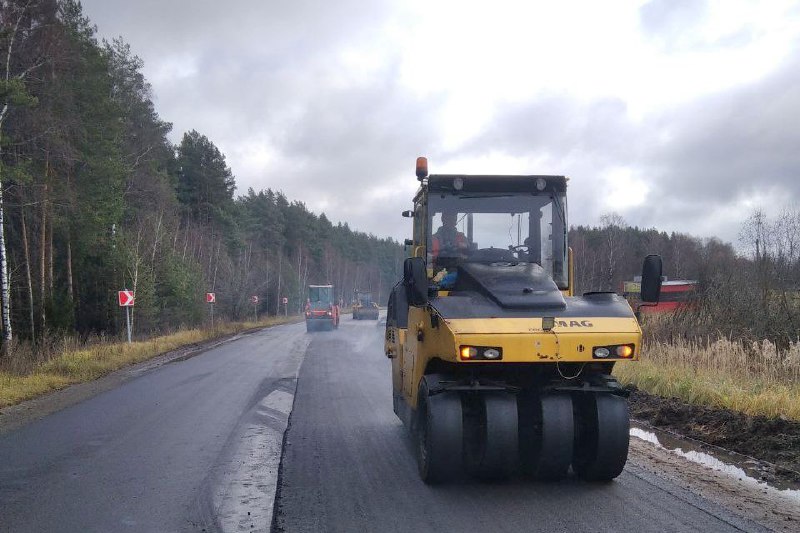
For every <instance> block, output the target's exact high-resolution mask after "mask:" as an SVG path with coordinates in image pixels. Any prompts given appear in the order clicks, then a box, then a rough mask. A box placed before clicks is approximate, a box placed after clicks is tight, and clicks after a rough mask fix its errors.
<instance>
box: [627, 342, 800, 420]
mask: <svg viewBox="0 0 800 533" xmlns="http://www.w3.org/2000/svg"><path fill="white" fill-rule="evenodd" d="M614 374H615V375H616V376H617V377H618V378H619V379H620V381H622V382H623V383H626V384H633V385H636V386H637V387H639V388H640V389H642V390H644V391H646V392H649V393H652V394H657V395H659V396H666V397H676V398H680V399H682V400H685V401H687V402H690V403H694V404H699V405H708V406H712V407H724V408H728V409H733V410H735V411H740V412H743V413H747V414H751V415H764V416H768V417H785V418H789V419H793V420H800V342H795V343H790V344H789V346H788V348H787V349H783V350H781V349H779V348H778V347H777V346H776V345H775V344H773V343H771V342H769V341H766V340H764V341H762V342H750V343H746V342H737V341H732V340H730V339H727V338H717V339H715V340H706V341H700V340H683V339H675V340H672V341H668V342H667V341H653V340H650V341H648V342H646V343H645V346H644V349H643V353H642V360H641V361H640V362H638V363H623V364H618V365H616V368H615V369H614Z"/></svg>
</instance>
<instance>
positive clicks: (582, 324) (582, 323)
mask: <svg viewBox="0 0 800 533" xmlns="http://www.w3.org/2000/svg"><path fill="white" fill-rule="evenodd" d="M556 326H558V327H560V328H591V327H593V326H592V323H591V322H590V321H588V320H556Z"/></svg>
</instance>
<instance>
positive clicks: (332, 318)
mask: <svg viewBox="0 0 800 533" xmlns="http://www.w3.org/2000/svg"><path fill="white" fill-rule="evenodd" d="M305 315H306V331H320V330H324V331H331V330H333V329H334V328H338V327H339V305H338V304H337V303H336V300H335V298H334V296H333V285H309V286H308V300H307V301H306V308H305Z"/></svg>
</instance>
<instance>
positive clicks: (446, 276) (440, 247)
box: [431, 211, 469, 289]
mask: <svg viewBox="0 0 800 533" xmlns="http://www.w3.org/2000/svg"><path fill="white" fill-rule="evenodd" d="M457 223H458V213H456V212H455V211H443V212H442V225H441V226H440V227H439V229H437V230H436V232H435V233H434V234H433V235H431V252H432V256H433V265H434V269H435V270H438V274H437V275H436V276H435V277H434V282H435V283H438V284H439V286H440V288H442V289H446V288H450V287H451V286H452V285H454V284H455V281H456V272H455V270H453V271H452V272H450V273H448V272H447V270H445V269H443V268H442V269H440V266H439V265H437V262H438V261H437V260H438V258H439V257H440V256H441V257H449V258H453V257H457V258H460V259H462V258H464V257H465V256H466V254H467V251H468V250H469V240H468V239H467V237H466V236H465V235H464V234H463V233H461V232H460V231H458V228H457V227H456V224H457Z"/></svg>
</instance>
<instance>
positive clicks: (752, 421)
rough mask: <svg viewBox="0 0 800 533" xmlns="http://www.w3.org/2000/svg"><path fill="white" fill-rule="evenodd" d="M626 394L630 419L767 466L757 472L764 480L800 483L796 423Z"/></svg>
mask: <svg viewBox="0 0 800 533" xmlns="http://www.w3.org/2000/svg"><path fill="white" fill-rule="evenodd" d="M630 391H631V396H630V408H631V417H632V418H634V419H636V420H641V421H643V422H646V423H647V424H650V425H652V426H654V427H656V428H660V429H666V430H670V431H674V432H676V433H679V434H680V435H683V436H686V437H689V438H691V439H696V440H698V441H701V442H702V443H705V444H708V445H711V446H719V447H722V448H725V449H726V450H731V451H733V452H736V453H739V454H743V455H746V456H749V457H752V458H754V459H758V460H759V461H766V462H767V463H771V468H769V469H767V470H765V471H763V473H762V479H764V480H768V481H772V482H781V483H789V484H792V485H793V484H798V483H800V422H796V421H793V420H784V419H781V418H767V417H763V416H751V415H746V414H743V413H739V412H736V411H731V410H729V409H715V408H711V407H704V406H698V405H691V404H688V403H686V402H683V401H681V400H678V399H677V398H662V397H659V396H654V395H651V394H647V393H646V392H643V391H640V390H638V389H636V387H630Z"/></svg>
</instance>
